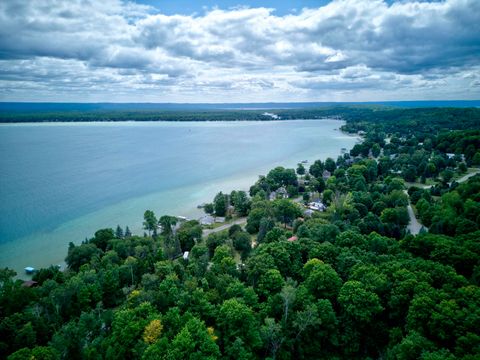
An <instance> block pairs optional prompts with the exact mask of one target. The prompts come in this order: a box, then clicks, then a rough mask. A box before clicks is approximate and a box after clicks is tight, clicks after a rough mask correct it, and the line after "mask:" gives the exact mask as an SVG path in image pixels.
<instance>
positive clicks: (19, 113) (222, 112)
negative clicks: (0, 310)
mask: <svg viewBox="0 0 480 360" xmlns="http://www.w3.org/2000/svg"><path fill="white" fill-rule="evenodd" d="M319 104H320V103H311V104H309V105H304V106H300V105H301V104H297V105H298V106H297V105H292V106H291V107H288V106H284V107H282V106H281V105H282V104H278V107H275V106H273V105H272V104H266V105H270V106H269V107H267V106H266V107H258V104H250V107H231V108H228V107H222V106H227V105H229V104H220V105H218V106H219V107H217V108H215V107H214V105H209V104H204V105H203V106H206V107H205V108H202V107H199V108H195V107H193V106H194V105H192V106H191V107H188V106H187V107H186V108H181V107H179V108H176V107H170V108H169V107H168V106H167V105H168V104H163V105H162V104H45V103H40V104H36V103H1V102H0V123H43V122H52V123H56V122H124V121H135V122H143V121H168V122H183V121H282V120H304V119H315V120H318V119H324V118H337V119H339V120H345V121H347V120H359V119H362V118H363V119H364V118H366V117H370V116H372V115H377V118H379V117H378V115H379V113H381V114H383V115H382V117H383V118H385V119H388V118H390V119H392V120H393V119H396V118H398V117H403V116H405V115H406V114H407V115H418V114H425V115H426V114H431V113H433V112H438V111H439V110H441V112H445V111H447V112H455V111H456V112H458V111H463V112H472V111H478V107H479V106H480V101H477V100H474V101H461V102H452V101H450V102H448V101H445V102H440V103H437V102H421V103H417V102H414V104H410V103H409V102H407V104H406V105H405V104H404V105H403V106H401V104H402V103H401V102H399V103H395V102H391V103H323V104H320V105H319ZM231 105H235V104H231ZM240 105H241V104H240ZM252 105H255V106H256V107H251V106H252ZM129 106H130V107H129ZM155 106H157V107H155ZM162 106H167V107H163V108H162ZM179 106H180V105H179ZM185 106H186V105H185ZM199 106H201V105H199ZM209 106H210V107H209ZM419 106H420V107H419Z"/></svg>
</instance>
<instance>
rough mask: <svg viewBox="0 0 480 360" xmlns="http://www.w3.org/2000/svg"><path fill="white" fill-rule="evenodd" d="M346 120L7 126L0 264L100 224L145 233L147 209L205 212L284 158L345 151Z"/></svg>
mask: <svg viewBox="0 0 480 360" xmlns="http://www.w3.org/2000/svg"><path fill="white" fill-rule="evenodd" d="M341 125H342V122H341V121H338V120H294V121H270V122H250V121H248V122H247V121H245V122H243V121H241V122H111V123H110V122H107V123H42V124H15V125H13V124H12V125H10V124H2V125H0V154H1V156H0V174H1V176H0V267H5V266H8V267H10V268H13V269H15V270H16V271H17V272H18V273H19V274H23V268H24V267H25V266H33V267H35V268H39V267H45V266H49V265H50V264H60V263H62V262H63V259H64V258H65V256H66V253H67V247H68V243H69V242H74V243H80V242H81V241H83V240H84V239H85V238H86V237H91V236H93V233H94V232H95V231H96V230H97V229H99V228H105V227H113V228H115V227H116V226H117V224H119V225H121V226H122V227H125V226H126V225H128V226H129V227H130V229H131V230H132V231H133V233H137V234H143V231H142V229H141V227H142V220H143V213H144V211H145V210H146V209H151V210H154V211H155V213H156V215H157V216H159V215H164V214H169V215H182V216H188V217H191V218H198V217H199V216H200V215H201V211H200V210H198V209H197V208H196V206H197V205H198V204H201V203H203V202H210V201H211V200H212V199H213V197H214V195H215V194H216V193H217V192H218V191H220V190H222V191H224V192H230V191H231V190H234V189H237V190H240V189H243V190H248V188H249V186H250V185H251V184H253V183H254V182H255V180H256V179H257V177H258V175H260V174H266V172H267V171H268V170H269V169H271V168H273V167H274V166H277V165H283V166H289V167H294V166H296V164H297V163H298V162H300V161H302V160H308V161H310V162H312V161H313V160H315V159H325V158H326V157H328V156H330V157H333V158H335V159H336V158H337V156H338V155H339V154H340V149H341V148H347V149H350V148H352V147H353V145H354V144H355V143H356V142H357V141H358V138H357V137H354V136H349V135H346V134H344V133H342V132H340V131H339V130H338V129H339V127H340V126H341Z"/></svg>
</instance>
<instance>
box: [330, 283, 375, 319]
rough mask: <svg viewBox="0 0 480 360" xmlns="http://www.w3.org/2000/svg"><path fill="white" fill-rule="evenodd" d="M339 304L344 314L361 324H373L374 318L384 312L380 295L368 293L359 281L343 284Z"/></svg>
mask: <svg viewBox="0 0 480 360" xmlns="http://www.w3.org/2000/svg"><path fill="white" fill-rule="evenodd" d="M338 302H339V303H340V305H341V307H342V310H343V312H344V314H345V315H346V316H347V317H349V318H351V319H353V320H354V321H357V322H358V323H360V324H362V323H369V322H373V319H374V316H375V315H377V314H379V313H380V312H381V311H382V310H383V307H382V305H381V302H380V298H379V297H378V295H377V294H375V293H374V292H371V291H368V290H367V289H366V288H365V285H363V284H362V283H361V282H359V281H347V282H346V283H345V284H343V286H342V288H341V289H340V293H339V295H338Z"/></svg>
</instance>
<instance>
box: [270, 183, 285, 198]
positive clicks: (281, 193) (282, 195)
mask: <svg viewBox="0 0 480 360" xmlns="http://www.w3.org/2000/svg"><path fill="white" fill-rule="evenodd" d="M287 197H288V192H287V190H286V189H285V188H284V187H283V186H282V187H280V188H278V189H277V190H276V191H272V192H271V193H270V195H269V199H270V200H275V199H286V198H287Z"/></svg>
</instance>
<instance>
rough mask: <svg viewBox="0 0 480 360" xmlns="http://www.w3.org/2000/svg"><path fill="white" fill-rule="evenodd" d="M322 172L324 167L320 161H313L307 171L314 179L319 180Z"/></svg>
mask: <svg viewBox="0 0 480 360" xmlns="http://www.w3.org/2000/svg"><path fill="white" fill-rule="evenodd" d="M323 170H324V166H323V163H322V161H321V160H315V162H314V163H313V164H312V165H311V166H310V169H309V170H308V172H309V173H310V174H311V175H312V176H314V177H316V178H321V177H322V173H323Z"/></svg>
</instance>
